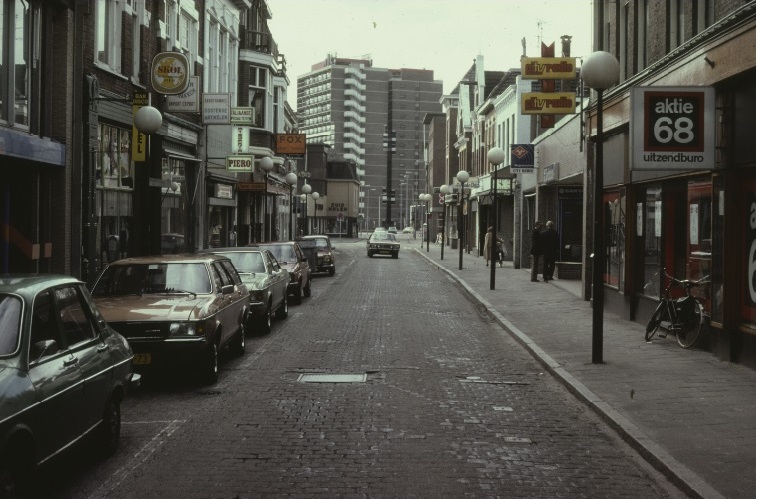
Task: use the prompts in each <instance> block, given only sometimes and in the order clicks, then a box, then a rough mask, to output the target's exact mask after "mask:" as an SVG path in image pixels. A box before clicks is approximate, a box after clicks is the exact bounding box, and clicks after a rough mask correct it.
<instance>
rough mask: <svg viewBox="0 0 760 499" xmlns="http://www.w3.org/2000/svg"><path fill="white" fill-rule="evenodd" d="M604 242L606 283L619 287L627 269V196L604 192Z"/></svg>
mask: <svg viewBox="0 0 760 499" xmlns="http://www.w3.org/2000/svg"><path fill="white" fill-rule="evenodd" d="M604 207H605V211H604V213H603V214H602V218H603V221H604V243H605V248H606V257H607V258H606V261H607V265H606V268H605V271H604V276H603V278H604V283H605V284H607V285H610V286H614V287H616V288H619V287H620V285H621V279H622V275H623V272H624V270H625V196H621V195H620V192H606V193H604Z"/></svg>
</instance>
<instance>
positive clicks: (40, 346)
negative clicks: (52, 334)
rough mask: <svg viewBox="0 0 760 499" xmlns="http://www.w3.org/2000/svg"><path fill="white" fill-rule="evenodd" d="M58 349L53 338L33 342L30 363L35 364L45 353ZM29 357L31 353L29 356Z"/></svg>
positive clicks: (51, 352) (54, 351)
mask: <svg viewBox="0 0 760 499" xmlns="http://www.w3.org/2000/svg"><path fill="white" fill-rule="evenodd" d="M57 351H58V342H56V341H55V340H42V341H38V342H36V343H35V344H34V349H33V351H32V354H33V355H34V357H35V358H34V359H33V360H32V364H36V363H37V362H39V361H40V359H41V358H42V357H44V356H45V355H52V354H54V353H56V352H57ZM29 357H30V358H31V357H32V355H30V356H29Z"/></svg>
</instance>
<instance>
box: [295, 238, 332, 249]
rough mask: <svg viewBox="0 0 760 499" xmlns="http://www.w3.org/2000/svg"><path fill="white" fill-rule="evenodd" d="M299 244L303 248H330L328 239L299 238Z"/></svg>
mask: <svg viewBox="0 0 760 499" xmlns="http://www.w3.org/2000/svg"><path fill="white" fill-rule="evenodd" d="M298 245H299V246H300V247H301V248H302V249H311V248H317V249H327V248H329V245H328V244H327V239H299V241H298Z"/></svg>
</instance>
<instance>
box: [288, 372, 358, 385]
mask: <svg viewBox="0 0 760 499" xmlns="http://www.w3.org/2000/svg"><path fill="white" fill-rule="evenodd" d="M298 381H300V382H301V383H364V382H365V381H367V375H366V374H319V373H311V374H301V375H300V376H298Z"/></svg>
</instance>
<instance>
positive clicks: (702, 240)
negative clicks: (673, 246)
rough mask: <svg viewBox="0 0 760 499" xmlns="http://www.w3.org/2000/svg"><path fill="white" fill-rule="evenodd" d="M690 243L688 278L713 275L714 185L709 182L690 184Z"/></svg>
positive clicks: (688, 246)
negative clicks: (711, 264)
mask: <svg viewBox="0 0 760 499" xmlns="http://www.w3.org/2000/svg"><path fill="white" fill-rule="evenodd" d="M688 202H689V233H688V237H689V241H688V244H687V249H688V269H687V277H688V278H690V279H700V278H702V277H703V276H706V275H710V273H711V266H710V263H711V260H712V225H711V223H712V185H711V182H710V181H709V180H706V181H692V182H689V184H688Z"/></svg>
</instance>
